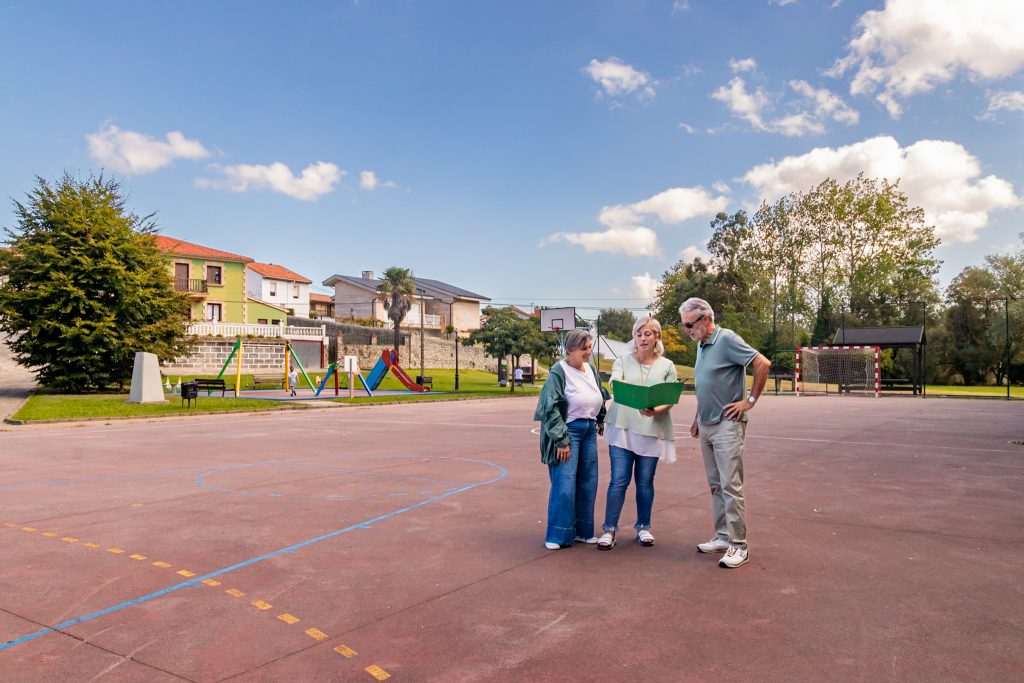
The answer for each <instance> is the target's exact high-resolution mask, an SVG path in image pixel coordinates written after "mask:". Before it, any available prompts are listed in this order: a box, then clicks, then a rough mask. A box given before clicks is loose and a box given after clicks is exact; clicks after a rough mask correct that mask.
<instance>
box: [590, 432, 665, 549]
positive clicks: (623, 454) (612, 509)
mask: <svg viewBox="0 0 1024 683" xmlns="http://www.w3.org/2000/svg"><path fill="white" fill-rule="evenodd" d="M608 455H609V456H610V459H611V462H612V479H611V481H610V482H608V501H607V502H606V503H605V508H604V526H602V527H601V528H602V529H603V530H604V531H615V532H618V530H619V515H620V514H621V513H622V504H623V503H624V502H625V501H626V489H627V488H629V479H630V476H631V475H632V474H633V473H634V472H635V473H636V524H634V525H633V528H634V529H650V528H651V508H652V507H654V472H655V470H657V469H658V458H652V457H650V456H647V455H637V454H636V453H634V452H633V451H627V450H626V449H625V448H619V447H618V446H609V447H608Z"/></svg>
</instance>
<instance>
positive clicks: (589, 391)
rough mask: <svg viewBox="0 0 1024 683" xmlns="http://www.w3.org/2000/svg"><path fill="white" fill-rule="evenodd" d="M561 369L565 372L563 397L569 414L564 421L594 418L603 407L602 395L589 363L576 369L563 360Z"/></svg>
mask: <svg viewBox="0 0 1024 683" xmlns="http://www.w3.org/2000/svg"><path fill="white" fill-rule="evenodd" d="M559 363H561V364H562V371H563V372H564V373H565V398H566V400H567V401H568V402H569V415H568V417H567V419H566V422H572V421H573V420H595V419H597V414H598V413H599V412H601V408H602V407H604V397H603V396H601V390H600V389H599V388H598V386H597V380H596V379H595V378H594V371H593V370H591V369H590V366H589V365H584V366H583V369H582V370H577V369H576V368H574V367H573V366H571V365H569V364H568V363H566V362H565V361H564V360H563V361H559Z"/></svg>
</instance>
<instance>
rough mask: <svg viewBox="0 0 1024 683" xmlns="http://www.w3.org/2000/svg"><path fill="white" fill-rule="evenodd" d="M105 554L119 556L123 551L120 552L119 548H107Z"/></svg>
mask: <svg viewBox="0 0 1024 683" xmlns="http://www.w3.org/2000/svg"><path fill="white" fill-rule="evenodd" d="M107 552H108V553H114V554H115V555H120V554H121V553H123V552H124V551H123V550H121V549H120V548H107Z"/></svg>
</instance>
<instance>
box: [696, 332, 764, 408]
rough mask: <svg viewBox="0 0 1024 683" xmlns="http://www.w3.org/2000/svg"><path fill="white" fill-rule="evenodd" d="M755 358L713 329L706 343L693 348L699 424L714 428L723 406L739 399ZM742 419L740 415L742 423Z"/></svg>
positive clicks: (730, 334)
mask: <svg viewBox="0 0 1024 683" xmlns="http://www.w3.org/2000/svg"><path fill="white" fill-rule="evenodd" d="M755 358H757V351H756V350H754V349H753V348H751V347H750V345H749V344H747V342H745V341H743V338H742V337H741V336H739V335H738V334H736V333H735V332H733V331H732V330H727V329H725V328H724V327H715V331H714V332H713V333H712V335H711V336H710V337H708V340H707V341H706V342H703V343H701V344H699V345H698V346H697V362H696V364H695V365H694V368H693V383H694V385H695V386H696V389H697V422H698V423H699V424H702V425H714V424H718V423H719V422H721V421H722V411H723V408H724V406H725V405H726V404H727V403H733V402H735V401H739V400H740V399H742V398H743V394H744V390H745V388H744V377H745V375H746V369H747V366H748V365H750V363H751V361H753V360H754V359H755ZM746 418H747V416H746V414H744V415H743V419H744V420H746Z"/></svg>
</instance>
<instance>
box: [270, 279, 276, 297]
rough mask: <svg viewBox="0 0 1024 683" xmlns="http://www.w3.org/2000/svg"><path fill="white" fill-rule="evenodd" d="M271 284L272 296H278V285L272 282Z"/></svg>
mask: <svg viewBox="0 0 1024 683" xmlns="http://www.w3.org/2000/svg"><path fill="white" fill-rule="evenodd" d="M269 284H270V296H277V283H276V282H271V283H269Z"/></svg>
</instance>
